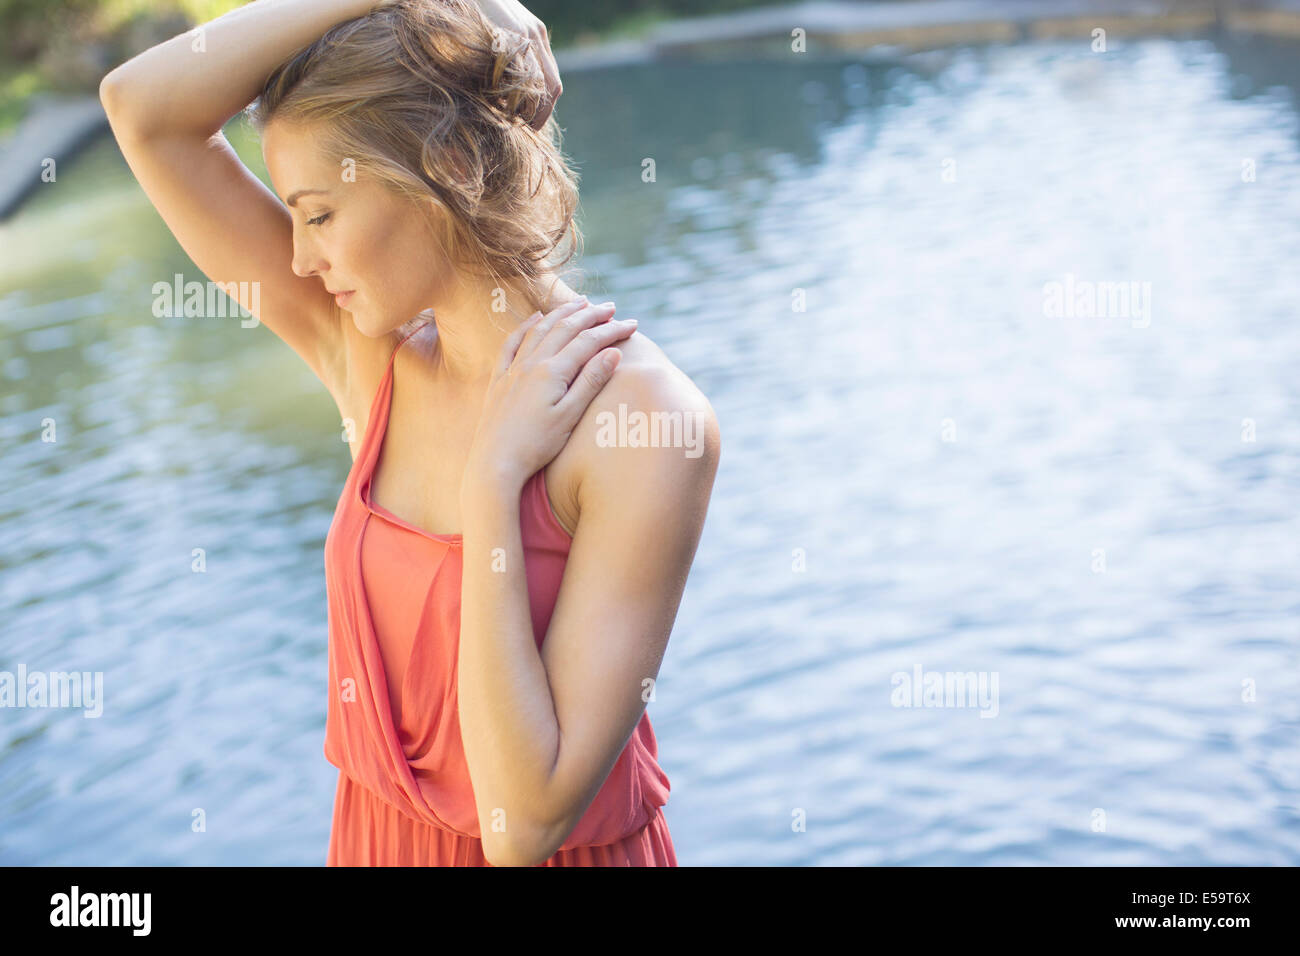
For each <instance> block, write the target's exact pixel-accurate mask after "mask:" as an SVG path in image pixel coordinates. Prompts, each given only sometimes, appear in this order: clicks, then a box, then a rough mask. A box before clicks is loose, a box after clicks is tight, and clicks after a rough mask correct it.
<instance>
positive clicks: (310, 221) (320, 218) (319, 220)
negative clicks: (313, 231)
mask: <svg viewBox="0 0 1300 956" xmlns="http://www.w3.org/2000/svg"><path fill="white" fill-rule="evenodd" d="M331 215H333V213H328V212H327V213H322V214H321V215H319V216H317V217H316V218H315V219H308V220H307V225H309V226H319V225H320V224H321V223H323V222H324V221H325V220H326V219H328V218H329V217H330V216H331Z"/></svg>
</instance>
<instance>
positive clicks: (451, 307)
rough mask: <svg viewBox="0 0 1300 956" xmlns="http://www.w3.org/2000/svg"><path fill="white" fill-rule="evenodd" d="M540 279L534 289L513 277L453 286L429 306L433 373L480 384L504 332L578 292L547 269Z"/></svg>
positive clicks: (492, 363)
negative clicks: (435, 335) (433, 341)
mask: <svg viewBox="0 0 1300 956" xmlns="http://www.w3.org/2000/svg"><path fill="white" fill-rule="evenodd" d="M542 279H543V281H542V282H541V283H540V286H539V289H540V291H539V292H537V293H536V294H532V293H530V292H529V291H528V290H527V289H526V287H525V286H524V285H523V284H522V283H521V282H518V281H515V280H511V281H509V282H502V283H493V282H492V281H491V280H486V281H476V282H462V283H460V284H459V285H457V286H456V288H455V289H453V290H452V293H451V294H450V295H448V296H446V297H444V299H443V301H441V302H439V304H438V305H437V306H436V307H435V308H434V310H433V312H434V323H435V325H436V326H437V328H438V339H437V349H436V352H435V355H434V368H435V370H436V373H437V374H438V375H442V376H446V378H447V379H449V380H451V381H453V382H454V383H455V384H456V385H458V386H465V387H467V388H474V387H477V386H482V387H483V388H484V389H486V388H487V384H488V382H489V381H490V380H491V378H492V373H493V371H494V370H495V369H496V366H497V363H498V361H499V360H500V358H501V350H502V349H503V348H504V347H505V342H506V339H507V338H508V337H509V336H510V333H511V332H513V331H514V330H515V329H516V328H517V327H518V326H519V325H520V323H522V322H523V321H525V320H526V319H527V318H528V317H529V316H531V315H532V314H533V313H534V312H538V311H540V312H542V314H546V313H547V312H551V311H554V310H555V309H557V308H559V307H560V306H561V305H563V304H564V303H566V302H570V301H572V300H573V299H576V298H577V297H578V296H577V293H575V292H574V291H573V290H572V289H570V288H569V287H568V286H567V285H565V284H564V283H563V282H561V281H560V280H559V279H558V278H555V277H554V276H552V275H550V274H549V273H548V274H546V275H544V276H543V277H542Z"/></svg>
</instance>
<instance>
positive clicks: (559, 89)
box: [533, 21, 564, 130]
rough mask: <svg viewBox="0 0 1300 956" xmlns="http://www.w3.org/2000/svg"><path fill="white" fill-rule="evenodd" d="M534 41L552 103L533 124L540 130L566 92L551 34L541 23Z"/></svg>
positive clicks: (534, 48)
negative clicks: (552, 47) (553, 50)
mask: <svg viewBox="0 0 1300 956" xmlns="http://www.w3.org/2000/svg"><path fill="white" fill-rule="evenodd" d="M534 39H535V41H536V42H534V43H533V52H534V53H535V54H536V56H537V60H538V63H539V64H540V66H541V68H542V76H544V77H545V78H546V91H547V93H549V94H550V102H549V103H548V104H547V105H546V106H545V107H544V108H543V109H542V110H541V111H540V112H539V113H538V118H537V120H536V121H534V123H533V128H534V129H538V130H540V129H541V128H542V127H543V126H545V125H546V120H547V118H549V117H550V115H551V112H552V111H553V110H554V109H555V103H556V101H557V100H559V98H560V95H561V94H562V93H563V92H564V84H562V83H561V82H560V68H559V65H558V64H557V63H556V62H555V54H554V53H552V52H551V37H550V34H549V33H548V32H547V30H546V27H545V26H544V25H543V24H542V23H541V21H538V23H537V29H536V32H535V34H534Z"/></svg>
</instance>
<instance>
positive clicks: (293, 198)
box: [284, 189, 329, 206]
mask: <svg viewBox="0 0 1300 956" xmlns="http://www.w3.org/2000/svg"><path fill="white" fill-rule="evenodd" d="M313 193H322V194H325V195H328V194H329V190H328V189H299V190H297V191H296V192H292V193H290V194H289V198H288V199H286V200H285V201H284V204H285V205H286V206H293V205H296V204H297V202H298V197H299V196H310V195H312V194H313Z"/></svg>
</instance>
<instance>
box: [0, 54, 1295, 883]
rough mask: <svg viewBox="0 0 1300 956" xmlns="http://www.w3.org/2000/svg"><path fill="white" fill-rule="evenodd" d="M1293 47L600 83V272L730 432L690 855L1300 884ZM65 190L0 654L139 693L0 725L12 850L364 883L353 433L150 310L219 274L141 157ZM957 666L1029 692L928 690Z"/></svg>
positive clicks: (790, 63)
mask: <svg viewBox="0 0 1300 956" xmlns="http://www.w3.org/2000/svg"><path fill="white" fill-rule="evenodd" d="M1298 64H1300V59H1297V58H1296V57H1295V54H1294V48H1293V47H1289V46H1287V45H1285V44H1281V43H1274V42H1268V43H1265V42H1245V41H1226V40H1225V41H1213V40H1210V39H1197V38H1185V39H1180V40H1171V39H1145V40H1133V41H1130V42H1123V41H1121V42H1120V43H1119V45H1116V43H1115V42H1113V41H1112V44H1111V52H1110V53H1107V54H1105V55H1098V54H1093V53H1091V52H1090V51H1089V50H1088V49H1087V43H1086V42H1085V43H1082V44H1074V45H1067V44H1047V43H1042V44H1035V45H1024V46H1012V47H1004V46H995V47H985V48H979V49H955V50H949V51H940V52H935V53H927V54H919V55H913V56H908V57H903V58H899V59H894V60H883V59H871V58H850V59H843V60H829V59H824V58H823V59H814V58H811V57H798V58H790V59H788V60H787V61H786V62H784V63H771V62H752V63H710V64H701V65H683V64H677V65H672V66H653V67H637V68H629V69H625V70H613V71H608V72H603V73H600V74H579V73H575V74H573V75H572V76H568V77H566V79H565V95H564V98H563V99H562V101H561V104H560V121H561V123H562V124H563V125H565V127H566V130H567V132H566V140H565V145H566V149H567V150H569V152H570V153H571V154H572V155H574V156H575V157H576V158H577V159H578V161H579V162H580V164H581V169H582V173H583V219H582V224H583V227H584V231H585V234H586V240H587V244H586V248H587V256H586V258H585V260H584V262H583V265H584V266H585V267H586V268H587V269H588V270H589V271H590V272H591V273H592V275H593V277H594V279H595V280H596V281H595V282H594V284H593V285H592V286H591V287H590V288H592V289H593V290H594V291H596V292H598V293H599V294H601V295H602V296H604V295H608V296H609V297H611V298H614V299H616V301H617V302H618V303H619V311H620V314H621V315H624V316H628V315H635V316H637V317H638V318H639V319H640V320H641V326H640V327H641V330H642V331H643V332H645V333H646V334H647V335H649V336H650V337H651V338H653V339H655V340H656V341H657V342H658V343H659V344H660V345H661V346H662V347H663V348H664V349H665V350H666V351H667V352H668V354H669V355H670V356H671V357H672V358H673V359H674V361H676V363H677V364H678V365H679V366H680V367H681V368H682V369H683V370H685V371H686V372H687V373H688V374H689V375H690V376H691V377H692V378H693V379H694V380H695V382H696V383H697V384H698V385H699V386H700V388H701V389H702V390H703V391H704V392H705V393H706V394H707V395H708V396H709V398H710V400H711V402H712V403H713V406H714V408H715V410H716V411H717V413H718V416H719V420H720V422H721V426H722V433H723V449H724V450H723V459H722V464H721V468H720V470H719V473H718V479H717V484H716V486H715V491H714V498H713V503H712V505H711V509H710V514H709V520H708V524H707V526H706V528H705V533H704V537H703V539H702V540H701V542H700V547H699V552H698V555H697V559H696V563H695V567H694V570H693V573H692V577H691V580H690V583H689V585H688V587H687V591H686V594H685V597H684V599H683V601H682V605H681V609H680V612H679V614H678V617H677V624H676V628H675V630H674V634H673V638H672V640H671V642H670V644H669V649H668V654H667V657H666V658H665V661H664V664H663V668H662V670H661V672H660V675H659V682H658V687H657V691H656V700H655V702H654V703H653V704H651V705H650V712H651V717H652V719H653V720H654V723H655V728H656V731H657V735H658V738H659V741H660V747H661V751H660V756H661V759H662V762H663V764H664V766H665V769H666V770H667V772H668V774H669V777H670V779H671V781H672V786H673V790H672V797H671V800H670V802H669V805H668V807H667V814H668V820H669V824H670V826H671V829H672V833H673V837H674V841H675V844H676V848H677V852H678V856H679V860H680V861H681V862H682V863H683V864H685V865H718V864H743V865H770V864H783V865H826V864H850V865H860V864H1006V865H1021V864H1086V865H1092V864H1119V865H1129V864H1142V865H1198V864H1211V865H1217V864H1225V865H1257V864H1262V865H1275V864H1291V865H1294V864H1296V863H1300V815H1298V811H1297V805H1298V803H1300V798H1298V796H1297V792H1298V790H1300V757H1298V753H1300V751H1298V750H1297V746H1296V744H1297V737H1296V732H1297V728H1298V727H1300V668H1298V667H1297V663H1298V661H1297V656H1298V655H1297V644H1298V643H1300V640H1298V639H1300V626H1298V623H1297V622H1298V621H1300V614H1298V613H1297V612H1298V611H1300V590H1298V589H1297V586H1296V577H1295V573H1296V568H1297V567H1298V566H1300V561H1298V559H1300V527H1298V522H1297V518H1296V504H1297V491H1300V479H1298V477H1297V476H1298V475H1300V467H1298V466H1300V453H1298V452H1297V449H1298V448H1300V415H1297V410H1298V406H1297V397H1298V388H1297V384H1296V383H1297V376H1296V367H1297V365H1296V362H1297V358H1298V357H1300V331H1297V326H1296V323H1295V321H1294V314H1293V313H1294V307H1295V303H1296V302H1297V293H1298V292H1300V279H1298V275H1297V270H1296V269H1295V267H1294V263H1295V261H1296V259H1297V256H1300V189H1297V186H1300V137H1298V136H1297V130H1298V127H1300V123H1298V121H1297V89H1298V88H1300V65H1298ZM614 104H617V108H614ZM629 104H630V105H629ZM232 137H233V138H235V139H236V144H237V146H238V147H239V149H240V151H241V154H242V155H243V156H244V158H245V160H246V161H247V162H249V163H250V165H252V166H253V167H254V168H255V169H257V170H258V172H259V174H260V175H263V176H264V175H265V174H264V171H263V170H262V168H261V163H260V156H259V154H258V150H257V147H256V144H253V143H251V141H248V140H245V139H243V138H242V137H239V136H238V135H237V134H236V132H235V131H233V130H232ZM647 157H650V158H653V159H654V160H655V172H656V175H655V181H654V182H644V181H643V180H642V170H643V168H644V165H643V160H644V159H645V158H647ZM947 160H951V161H952V162H949V163H945V161H947ZM1243 160H1251V161H1253V164H1254V176H1253V180H1251V179H1250V175H1249V172H1243V170H1246V169H1247V167H1245V166H1243ZM954 174H955V176H954ZM58 176H59V178H58V182H57V184H56V185H50V186H48V187H47V190H48V191H47V193H46V194H44V195H41V196H40V197H38V199H37V200H36V201H35V202H34V203H33V204H32V205H31V206H29V207H28V208H27V209H26V210H25V211H24V212H23V213H22V214H21V216H20V217H19V218H18V219H17V220H16V221H14V222H13V223H12V224H10V225H8V226H6V227H3V231H0V237H2V238H3V243H4V253H5V254H4V255H3V256H2V257H0V381H3V383H4V394H3V399H2V402H3V404H2V405H0V415H2V418H0V435H2V436H3V448H4V462H5V475H6V480H5V481H4V482H3V483H0V572H2V575H3V578H2V580H3V591H2V592H0V621H3V624H0V628H3V635H4V637H3V641H2V642H0V669H4V670H10V671H13V670H15V669H16V668H17V667H18V666H19V664H20V663H21V664H24V665H25V666H26V667H27V669H28V670H66V669H76V670H89V671H96V670H98V671H103V673H104V687H105V698H106V700H105V704H104V716H103V717H101V718H99V719H93V720H91V719H84V718H83V717H82V716H81V714H80V713H79V712H77V711H75V710H66V709H65V710H53V709H49V710H40V709H31V708H29V709H11V710H6V711H0V714H3V718H2V721H0V748H2V749H0V754H2V757H0V862H3V863H9V864H29V863H41V864H92V865H97V864H112V863H125V864H154V863H161V864H181V865H193V864H248V863H254V864H305V865H318V864H321V863H323V861H324V857H325V849H326V844H327V841H328V835H329V819H330V810H331V805H332V797H333V785H334V781H335V775H336V771H335V770H334V768H333V767H331V766H330V765H329V764H327V763H326V762H325V760H324V757H323V754H322V752H321V747H322V743H323V736H324V719H325V687H324V682H325V640H326V603H325V591H324V571H323V564H322V548H323V545H324V539H325V534H326V532H327V530H328V527H329V521H330V516H331V514H332V511H333V507H334V504H335V501H336V500H337V496H338V493H339V490H340V489H341V487H342V483H343V479H344V476H345V475H346V473H347V470H348V468H349V466H350V463H351V460H350V457H349V455H348V451H347V447H346V445H344V444H343V442H342V440H341V433H340V429H339V426H338V422H337V413H336V411H335V409H334V406H333V403H332V402H331V401H330V399H329V396H328V394H327V393H326V392H325V390H324V388H323V387H322V386H321V385H320V384H319V383H318V382H317V381H316V379H315V378H314V377H313V376H312V374H311V372H310V371H309V370H308V369H307V367H306V366H305V365H304V364H303V363H302V362H301V361H300V360H299V359H298V358H297V356H296V355H295V354H294V353H293V352H292V351H291V350H289V349H288V348H287V347H286V346H284V345H283V344H281V343H279V342H278V340H276V339H275V338H274V336H273V335H272V334H271V333H269V332H268V331H267V330H265V329H262V328H259V329H251V330H250V329H242V328H240V327H239V326H238V322H237V320H219V319H188V320H186V319H161V320H160V319H155V318H153V317H152V315H151V314H150V311H149V304H150V302H151V298H152V295H151V291H150V289H151V285H152V283H153V282H155V281H159V280H168V281H169V280H170V278H171V276H172V275H173V274H174V273H176V272H180V273H183V274H184V275H185V277H186V278H187V279H192V278H199V274H198V273H197V270H196V269H195V268H194V267H193V265H192V264H190V263H189V261H188V259H186V258H185V256H184V255H183V253H182V252H181V251H180V250H179V249H178V248H177V246H176V243H175V241H174V239H172V237H171V236H170V234H169V233H168V232H167V231H166V229H165V227H164V226H163V224H162V222H161V220H160V219H159V217H158V216H157V214H156V213H155V212H154V211H153V209H152V207H151V206H149V205H148V203H147V201H146V200H145V198H144V196H143V194H142V193H141V192H140V191H139V189H138V187H136V186H135V185H134V180H133V179H132V178H131V176H130V174H129V171H128V170H127V169H126V167H125V165H124V164H123V163H122V161H121V159H120V156H119V155H118V153H117V151H116V147H115V146H114V145H113V144H112V142H111V141H109V140H106V141H104V142H103V143H101V144H100V145H99V146H98V147H97V148H96V149H94V150H93V151H92V152H90V153H88V154H86V155H85V156H84V157H83V158H82V159H80V160H78V161H77V162H75V163H72V164H69V165H68V166H67V167H66V168H61V169H60V170H59V173H58ZM945 176H946V177H947V178H946V179H945ZM949 180H950V181H949ZM1067 275H1068V276H1069V277H1070V278H1069V279H1067ZM1067 281H1070V282H1075V283H1081V282H1116V283H1128V282H1134V283H1137V285H1136V286H1135V287H1134V288H1135V289H1136V290H1138V291H1139V292H1141V290H1143V289H1149V299H1145V304H1146V306H1147V307H1149V308H1146V309H1145V315H1139V314H1137V312H1138V311H1139V310H1138V309H1137V308H1136V306H1138V305H1139V304H1140V303H1141V302H1142V301H1144V300H1143V299H1142V298H1141V296H1139V298H1137V299H1134V300H1132V301H1131V302H1130V303H1129V306H1130V308H1129V312H1125V313H1122V314H1116V313H1115V312H1109V313H1108V312H1105V311H1102V312H1100V313H1098V314H1093V315H1081V314H1078V313H1077V311H1076V312H1074V314H1068V315H1049V314H1046V313H1047V309H1046V306H1045V292H1044V288H1045V284H1047V283H1052V282H1058V283H1062V287H1064V283H1066V282H1067ZM1145 283H1149V286H1145V285H1144V284H1145ZM1130 313H1132V314H1130ZM46 418H50V419H53V420H54V422H55V427H56V434H57V441H56V442H54V443H48V442H42V441H41V440H40V436H41V433H42V429H43V427H44V426H43V424H42V422H43V419H46ZM1251 439H1253V440H1251ZM196 548H201V549H203V556H204V559H205V560H206V568H207V570H206V573H203V574H197V573H194V572H193V571H192V570H191V567H192V562H193V561H194V560H195V557H194V549H196ZM918 668H919V669H920V670H921V671H922V672H923V673H939V674H942V673H944V672H963V673H965V672H972V673H975V674H977V675H978V674H983V675H984V676H986V677H994V676H996V678H997V697H996V701H995V705H996V716H990V717H983V716H981V709H980V708H978V707H973V706H966V707H961V706H923V707H915V708H905V707H897V706H893V704H892V703H891V693H893V692H894V686H893V678H894V675H896V674H907V675H911V674H913V673H914V671H915V670H916V669H918ZM1252 691H1253V694H1252V693H1251V692H1252ZM1244 698H1245V699H1244ZM1252 698H1253V699H1252ZM957 703H960V701H958V702H957ZM983 712H984V713H989V714H992V713H993V708H992V707H988V706H986V707H984V708H983ZM196 810H198V811H202V814H203V817H204V819H205V822H206V830H204V831H203V832H193V829H192V825H191V824H192V820H193V819H194V817H195V812H196ZM800 821H803V826H802V827H800V826H799V823H800Z"/></svg>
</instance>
